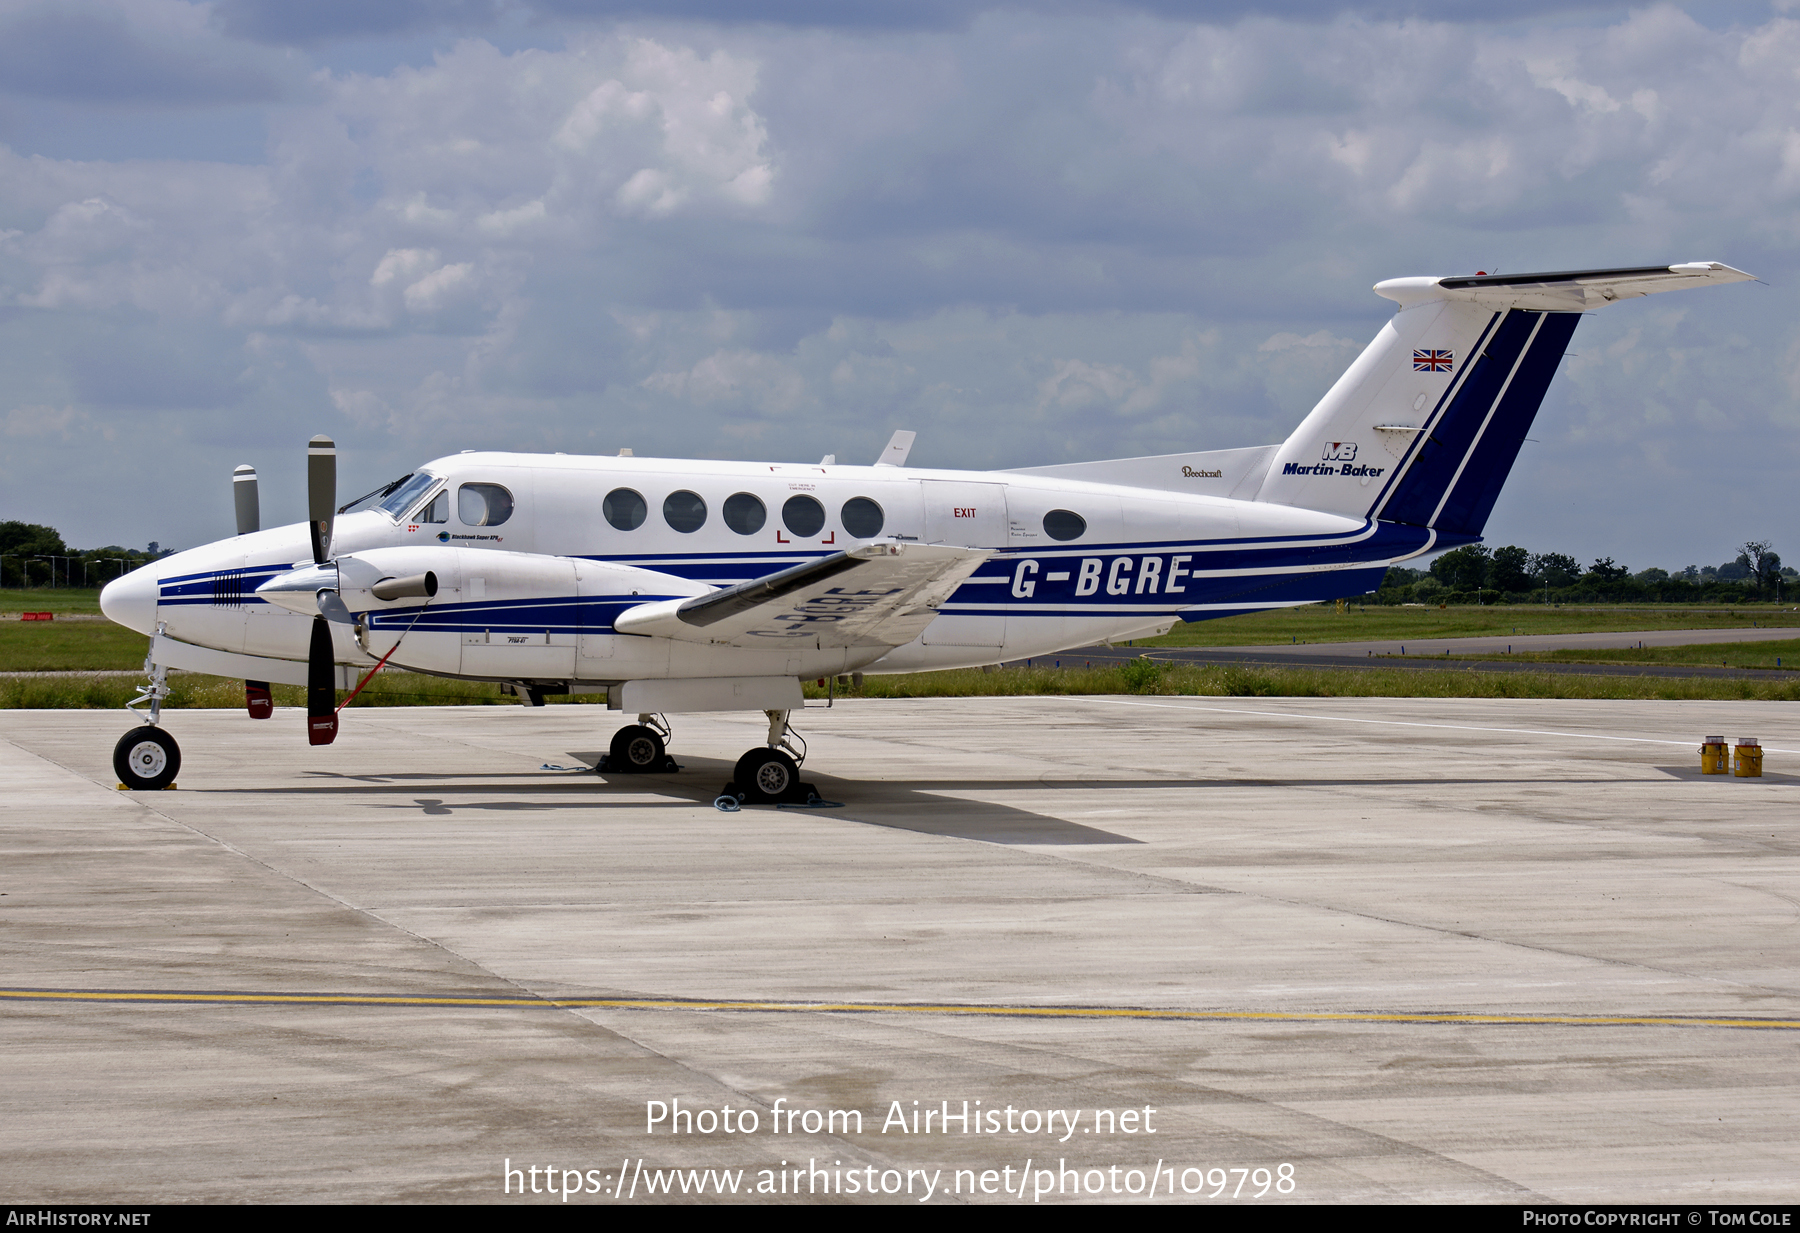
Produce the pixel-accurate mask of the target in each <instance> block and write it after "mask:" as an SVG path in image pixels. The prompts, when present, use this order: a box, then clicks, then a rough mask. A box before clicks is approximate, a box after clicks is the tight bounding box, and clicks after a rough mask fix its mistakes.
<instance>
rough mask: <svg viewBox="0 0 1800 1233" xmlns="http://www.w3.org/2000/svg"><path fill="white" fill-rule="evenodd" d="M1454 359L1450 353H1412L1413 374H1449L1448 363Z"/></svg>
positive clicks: (1453, 354) (1452, 353)
mask: <svg viewBox="0 0 1800 1233" xmlns="http://www.w3.org/2000/svg"><path fill="white" fill-rule="evenodd" d="M1455 358H1456V355H1455V353H1454V352H1450V351H1436V350H1433V351H1414V352H1413V371H1414V372H1449V371H1450V363H1451V361H1452V360H1454V359H1455Z"/></svg>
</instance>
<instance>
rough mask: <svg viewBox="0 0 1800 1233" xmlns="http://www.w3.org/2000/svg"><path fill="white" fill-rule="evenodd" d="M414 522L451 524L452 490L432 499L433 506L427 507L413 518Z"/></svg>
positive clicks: (446, 490) (445, 490) (447, 490)
mask: <svg viewBox="0 0 1800 1233" xmlns="http://www.w3.org/2000/svg"><path fill="white" fill-rule="evenodd" d="M413 521H414V522H449V521H450V490H449V489H448V488H446V489H444V491H442V492H440V493H438V494H437V496H435V497H433V498H431V504H429V505H427V506H425V507H424V508H423V509H421V510H420V511H419V512H418V513H417V514H415V515H414V516H413Z"/></svg>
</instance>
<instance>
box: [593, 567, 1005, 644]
mask: <svg viewBox="0 0 1800 1233" xmlns="http://www.w3.org/2000/svg"><path fill="white" fill-rule="evenodd" d="M992 555H993V553H992V552H990V551H986V550H983V549H978V548H949V547H943V546H941V545H937V544H896V543H879V544H868V545H865V546H864V547H861V548H852V549H851V550H849V551H848V552H839V553H834V554H832V555H831V556H828V557H822V558H820V559H819V560H817V561H808V562H807V563H806V564H804V565H796V566H794V567H793V568H792V569H785V570H782V571H781V572H780V573H778V574H770V575H769V576H768V577H767V578H756V579H752V580H751V581H749V582H744V583H740V584H739V585H737V586H734V587H726V588H725V589H723V590H719V591H713V592H711V593H710V594H707V595H695V596H690V597H688V598H686V599H665V600H661V601H658V602H656V603H651V604H639V605H638V606H637V607H635V608H628V609H626V610H625V611H624V612H622V613H620V614H619V616H618V617H617V618H616V619H615V620H614V621H613V628H614V629H615V630H617V631H618V632H619V633H622V634H647V635H649V636H651V637H657V638H673V639H676V640H677V641H681V642H703V643H707V644H709V645H713V646H735V647H765V648H766V647H773V646H778V645H781V644H782V643H784V642H785V643H788V644H789V645H802V644H803V645H807V646H811V647H817V648H818V649H820V650H835V649H839V648H848V647H896V646H904V645H905V644H906V643H908V642H911V641H912V640H913V639H914V638H917V637H918V636H919V635H920V634H922V633H924V632H925V627H926V626H927V625H929V624H931V622H932V620H933V618H935V617H936V616H937V606H938V605H939V604H941V603H942V602H943V601H944V600H945V599H948V598H949V596H950V594H951V592H953V591H955V590H956V588H957V587H959V586H961V585H962V583H963V580H964V579H966V578H967V577H968V576H969V575H970V574H972V573H974V572H975V570H976V569H977V568H978V567H979V566H980V565H981V563H982V562H983V561H985V560H987V559H988V558H989V557H990V556H992Z"/></svg>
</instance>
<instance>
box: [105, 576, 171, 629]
mask: <svg viewBox="0 0 1800 1233" xmlns="http://www.w3.org/2000/svg"><path fill="white" fill-rule="evenodd" d="M161 593H162V586H161V584H160V583H159V582H158V580H157V578H156V576H155V575H154V574H152V573H151V572H150V570H148V569H136V570H133V571H132V572H131V573H129V574H126V575H125V576H124V577H123V578H115V579H114V580H113V581H111V582H109V583H107V584H106V587H105V589H104V590H102V591H101V592H100V611H101V612H103V613H105V614H106V619H107V620H109V621H112V622H115V623H116V624H119V625H123V626H124V627H125V628H126V629H135V630H136V631H137V632H138V633H140V634H153V633H155V632H156V601H157V598H158V596H159V595H160V594H161Z"/></svg>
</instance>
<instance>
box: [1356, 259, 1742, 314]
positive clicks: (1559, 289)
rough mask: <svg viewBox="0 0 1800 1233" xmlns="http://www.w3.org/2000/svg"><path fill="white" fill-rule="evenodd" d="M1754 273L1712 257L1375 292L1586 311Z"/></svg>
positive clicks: (1412, 284) (1397, 282)
mask: <svg viewBox="0 0 1800 1233" xmlns="http://www.w3.org/2000/svg"><path fill="white" fill-rule="evenodd" d="M1755 277H1756V276H1755V275H1754V274H1746V273H1744V272H1743V271H1742V270H1734V269H1732V268H1731V267H1730V266H1728V265H1722V264H1720V263H1719V262H1717V261H1689V262H1685V263H1683V264H1681V265H1646V266H1634V267H1632V268H1630V269H1622V270H1556V271H1551V272H1548V273H1542V274H1470V275H1466V276H1463V277H1454V278H1390V279H1388V280H1387V281H1386V282H1383V283H1376V284H1375V294H1377V295H1381V296H1386V297H1387V298H1388V299H1390V300H1393V301H1395V302H1396V303H1398V304H1399V305H1400V306H1401V307H1403V308H1411V307H1412V306H1413V305H1414V304H1422V303H1425V302H1426V301H1428V300H1451V301H1462V302H1464V303H1470V304H1480V305H1483V306H1484V307H1488V308H1529V309H1536V310H1538V311H1540V312H1587V311H1590V310H1592V309H1595V308H1604V307H1605V306H1606V305H1608V304H1611V303H1613V302H1614V301H1615V300H1629V299H1633V298H1635V297H1637V296H1640V295H1655V294H1656V293H1657V292H1659V291H1680V290H1682V289H1684V288H1687V287H1707V286H1712V285H1714V284H1718V283H1742V282H1750V281H1752V280H1754V279H1755Z"/></svg>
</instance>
